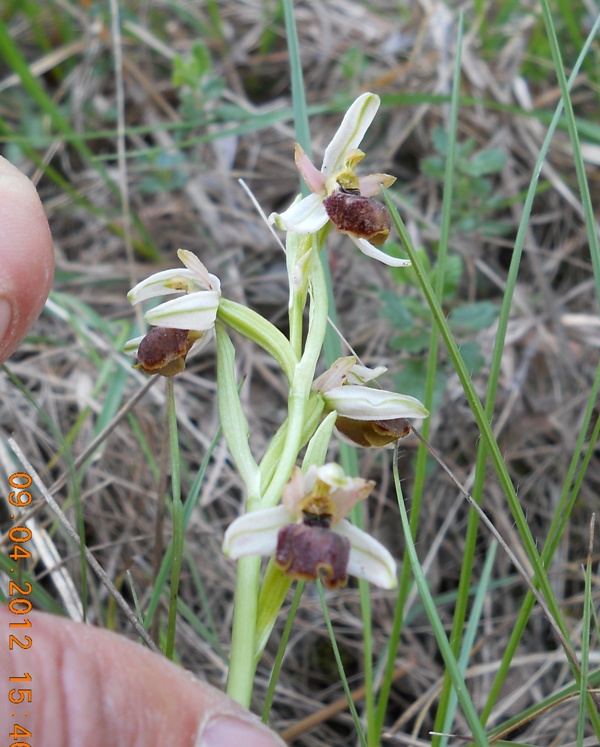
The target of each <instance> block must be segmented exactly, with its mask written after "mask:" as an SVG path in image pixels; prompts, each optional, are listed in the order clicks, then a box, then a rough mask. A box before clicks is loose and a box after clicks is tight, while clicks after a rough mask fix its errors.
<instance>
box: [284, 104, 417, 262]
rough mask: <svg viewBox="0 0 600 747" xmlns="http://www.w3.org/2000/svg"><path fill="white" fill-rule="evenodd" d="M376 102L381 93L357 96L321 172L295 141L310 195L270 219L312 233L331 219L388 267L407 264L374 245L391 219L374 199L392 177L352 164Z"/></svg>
mask: <svg viewBox="0 0 600 747" xmlns="http://www.w3.org/2000/svg"><path fill="white" fill-rule="evenodd" d="M379 103H380V99H379V96H377V95H376V94H374V93H363V94H362V96H359V97H358V98H357V99H356V101H355V102H354V103H353V104H352V105H351V107H350V108H349V109H348V111H347V112H346V114H345V116H344V119H343V120H342V124H341V125H340V128H339V130H338V131H337V132H336V134H335V135H334V136H333V140H332V141H331V142H330V143H329V145H328V146H327V148H326V149H325V154H324V157H323V165H322V166H321V170H320V171H319V170H318V169H317V168H316V167H315V166H314V165H313V164H312V163H311V161H310V159H309V158H308V156H307V155H306V153H305V152H304V151H303V150H302V148H301V147H300V145H298V144H296V154H295V160H296V166H297V167H298V170H299V171H300V173H301V174H302V176H303V178H304V181H305V182H306V184H307V185H308V187H309V189H310V190H311V193H312V194H310V195H308V196H307V197H305V198H304V199H302V200H300V201H299V202H298V201H297V202H294V203H293V204H292V206H291V207H289V208H288V209H287V210H286V211H285V212H283V213H272V214H271V215H270V216H269V221H270V222H271V223H275V224H276V225H277V226H278V227H279V228H281V229H284V230H286V231H292V232H294V233H300V234H311V233H316V232H317V231H318V230H319V229H321V228H323V226H324V225H325V224H326V223H327V221H328V220H330V221H331V222H332V224H333V225H334V226H335V228H336V229H337V230H338V231H340V232H341V233H345V234H347V235H348V236H349V237H350V239H351V240H352V241H353V242H354V244H355V245H356V246H357V247H358V248H359V249H360V251H361V252H363V254H366V255H367V256H368V257H372V258H373V259H376V260H378V261H379V262H383V263H384V264H386V265H391V266H392V267H407V266H408V265H410V261H409V260H408V259H399V258H397V257H391V256H390V255H389V254H386V253H385V252H382V251H380V250H379V249H376V248H375V246H373V244H376V245H379V244H383V242H384V241H385V240H386V239H387V237H388V236H389V234H390V227H391V219H390V215H389V213H388V211H387V208H386V207H385V206H384V205H382V204H381V203H380V202H377V201H376V200H374V199H372V197H373V195H376V194H377V193H378V192H379V190H380V189H381V186H382V185H383V186H385V187H389V186H391V185H392V184H393V183H394V182H395V181H396V177H394V176H390V175H389V174H370V175H369V176H363V177H357V176H356V174H355V169H356V166H357V165H358V164H359V163H360V162H361V161H362V159H363V158H364V157H365V154H364V153H363V152H362V151H361V150H359V149H358V145H359V144H360V142H361V141H362V139H363V137H364V135H365V133H366V131H367V130H368V129H369V125H370V124H371V122H372V121H373V119H374V118H375V115H376V114H377V110H378V109H379Z"/></svg>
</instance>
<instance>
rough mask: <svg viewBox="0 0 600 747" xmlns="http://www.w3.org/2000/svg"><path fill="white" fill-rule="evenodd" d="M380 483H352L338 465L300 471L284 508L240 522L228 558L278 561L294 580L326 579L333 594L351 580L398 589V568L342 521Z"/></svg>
mask: <svg viewBox="0 0 600 747" xmlns="http://www.w3.org/2000/svg"><path fill="white" fill-rule="evenodd" d="M374 485H375V483H373V482H372V481H369V480H363V479H361V478H359V477H347V476H346V475H345V474H344V471H343V470H342V468H341V467H340V466H339V465H337V464H325V465H323V466H321V467H316V466H314V465H313V466H311V467H309V469H308V470H307V472H306V474H303V473H302V471H301V470H300V469H299V468H298V467H295V468H294V471H293V473H292V477H291V478H290V481H289V482H288V483H287V485H286V486H285V488H284V490H283V497H282V504H281V505H279V506H275V507H274V508H266V509H261V510H258V511H254V512H252V513H248V514H244V515H243V516H240V517H239V518H237V519H236V520H235V521H234V522H233V523H232V524H231V525H230V526H229V528H228V529H227V531H226V532H225V538H224V542H223V552H224V553H225V555H228V556H229V557H231V558H233V559H234V560H235V559H237V558H240V557H243V556H246V555H265V556H271V555H273V556H274V557H275V563H276V564H277V565H278V566H279V567H280V568H281V569H282V570H283V571H284V572H285V573H287V575H289V576H291V577H292V578H296V579H299V578H302V579H307V580H315V579H317V578H321V579H322V580H323V583H324V584H325V585H326V586H327V587H328V588H330V589H335V588H337V587H339V586H344V585H345V584H346V582H347V579H348V575H352V576H357V577H358V578H363V579H366V580H367V581H369V582H370V583H372V584H375V585H376V586H380V587H382V588H384V589H391V588H394V587H395V586H396V563H395V561H394V559H393V558H392V556H391V555H390V553H389V552H388V551H387V550H386V548H385V547H384V546H383V545H382V544H380V543H379V542H378V541H377V540H376V539H374V538H373V537H371V536H370V535H369V534H367V533H366V532H363V531H362V530H361V529H358V527H355V526H354V525H353V524H351V523H350V522H349V521H347V520H346V519H344V518H343V517H344V516H346V514H348V512H349V511H350V510H351V509H352V507H353V506H354V505H355V504H356V503H358V502H359V501H362V500H364V499H365V498H366V497H367V496H368V495H369V493H370V492H371V491H372V489H373V487H374Z"/></svg>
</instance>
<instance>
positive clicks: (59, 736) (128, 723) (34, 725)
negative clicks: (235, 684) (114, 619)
mask: <svg viewBox="0 0 600 747" xmlns="http://www.w3.org/2000/svg"><path fill="white" fill-rule="evenodd" d="M53 275H54V251H53V246H52V238H51V235H50V229H49V228H48V223H47V220H46V216H45V214H44V210H43V208H42V205H41V203H40V200H39V197H38V195H37V192H36V190H35V188H34V186H33V185H32V183H31V182H30V181H29V179H27V178H26V177H25V176H24V175H23V174H22V173H21V172H20V171H18V169H16V168H15V167H14V166H12V165H11V164H10V163H9V162H8V161H6V159H4V158H1V157H0V363H2V362H4V361H5V360H6V359H7V358H8V357H9V356H10V355H11V353H13V352H14V350H15V349H16V347H17V346H18V345H19V343H20V341H21V340H22V339H23V337H24V336H25V334H26V333H27V331H28V330H29V328H30V327H31V325H32V324H33V322H34V321H35V320H36V319H37V317H38V316H39V314H40V312H41V310H42V308H43V306H44V303H45V301H46V298H47V296H48V293H49V291H50V286H51V284H52V279H53ZM3 302H4V303H3ZM1 375H2V374H1V373H0V376H1ZM0 406H1V402H0ZM28 618H29V619H30V621H31V628H29V629H28V630H27V631H23V630H20V629H18V628H17V629H14V628H9V625H10V623H13V622H15V620H17V616H16V615H14V614H12V613H11V612H10V611H9V610H8V609H7V608H6V607H0V724H2V726H3V729H4V734H3V735H2V736H3V738H4V740H6V739H7V738H8V737H7V734H8V733H9V732H11V731H12V728H13V724H15V723H19V724H20V725H21V726H23V727H25V728H27V729H28V730H29V731H30V732H31V734H32V736H31V737H17V739H23V740H24V741H25V742H27V743H28V744H30V746H31V747H106V746H107V745H116V744H123V745H132V747H159V746H160V747H164V745H177V747H240V745H243V747H283V744H284V743H283V742H282V741H281V740H280V739H279V738H278V737H276V736H275V735H274V734H273V733H272V732H270V731H269V730H268V729H266V727H264V726H263V725H262V724H260V723H259V722H258V721H257V719H256V718H255V717H254V716H253V715H252V714H250V713H249V712H248V711H246V710H245V709H243V708H242V707H241V706H239V705H238V704H237V703H234V702H233V701H231V700H230V699H229V698H227V697H226V696H225V695H224V694H223V693H221V692H220V691H219V690H217V689H216V688H213V687H211V686H209V685H207V684H205V683H203V682H200V681H198V680H196V679H195V678H194V677H192V675H191V674H189V673H188V672H186V671H185V670H183V669H182V668H181V667H178V666H175V665H174V664H172V663H171V662H169V661H167V660H166V659H165V658H163V657H161V656H158V655H156V654H153V653H151V652H149V651H148V650H147V649H144V648H143V647H142V646H141V645H138V644H137V643H133V642H131V641H129V640H127V639H125V638H123V637H122V636H118V635H115V634H113V633H109V632H107V631H105V630H101V629H99V628H94V627H92V626H91V625H82V624H80V623H74V622H71V621H69V620H66V619H65V618H59V617H54V616H51V615H47V614H44V613H40V612H31V613H30V614H29V615H28ZM19 619H22V618H21V617H20V616H19ZM17 631H18V637H19V638H20V639H21V640H24V635H25V634H27V635H29V637H30V638H31V640H32V644H31V646H30V648H28V649H27V650H23V649H20V648H18V647H17V646H13V650H9V635H10V634H11V633H13V634H14V633H15V632H17ZM25 672H27V673H29V675H30V676H31V681H30V683H28V684H24V683H22V682H14V681H13V682H9V680H8V678H9V677H11V676H23V674H24V673H25ZM13 688H25V689H31V702H30V703H22V704H19V705H13V704H11V702H10V701H9V697H8V696H9V691H10V690H11V689H13ZM14 697H15V696H13V699H14ZM24 697H25V698H27V697H28V696H27V695H25V696H24ZM13 713H14V716H13ZM25 713H27V715H26V716H25V715H24V714H25Z"/></svg>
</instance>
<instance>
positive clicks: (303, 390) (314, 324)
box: [261, 245, 327, 508]
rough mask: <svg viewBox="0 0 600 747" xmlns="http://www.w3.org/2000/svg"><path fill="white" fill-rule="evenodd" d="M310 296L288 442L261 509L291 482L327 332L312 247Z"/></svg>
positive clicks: (292, 389) (320, 278) (322, 291)
mask: <svg viewBox="0 0 600 747" xmlns="http://www.w3.org/2000/svg"><path fill="white" fill-rule="evenodd" d="M309 261H310V274H309V292H310V296H311V304H310V313H309V324H308V334H307V336H306V344H305V347H304V353H303V354H302V358H301V359H300V362H299V363H298V365H297V366H296V370H295V372H294V378H293V380H292V385H291V387H290V394H289V398H288V425H287V429H286V435H285V442H284V445H283V448H282V450H281V453H280V455H279V460H278V462H277V466H276V468H275V472H274V474H273V477H272V479H271V480H270V481H269V483H268V485H267V488H266V490H265V492H264V494H263V496H262V500H261V508H269V507H271V506H275V505H277V503H278V502H279V499H280V498H281V491H282V490H283V486H284V485H285V483H286V482H287V481H288V480H289V477H290V475H291V473H292V468H293V467H294V464H295V463H296V459H297V458H298V452H299V451H300V449H301V447H302V435H303V431H304V422H305V417H306V407H307V403H308V399H309V396H310V393H311V387H312V382H313V380H314V375H315V369H316V367H317V363H318V361H319V356H320V354H321V350H322V348H323V340H324V339H325V332H326V330H327V288H326V286H325V276H324V274H323V267H322V265H321V262H320V260H319V253H318V250H317V248H316V247H315V246H314V245H313V249H312V251H311V256H310V259H309Z"/></svg>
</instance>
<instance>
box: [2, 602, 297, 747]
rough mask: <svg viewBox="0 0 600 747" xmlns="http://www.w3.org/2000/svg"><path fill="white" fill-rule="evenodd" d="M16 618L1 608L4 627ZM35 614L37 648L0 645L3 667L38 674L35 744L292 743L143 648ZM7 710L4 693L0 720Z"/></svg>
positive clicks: (205, 746) (234, 746) (32, 721)
mask: <svg viewBox="0 0 600 747" xmlns="http://www.w3.org/2000/svg"><path fill="white" fill-rule="evenodd" d="M12 617H13V616H12V615H11V614H10V612H9V611H8V610H7V609H6V608H2V607H0V627H1V628H2V629H6V626H7V623H8V622H9V621H12V620H11V618H12ZM27 617H28V619H29V620H30V623H31V625H30V627H29V628H28V630H27V634H28V636H29V637H30V638H31V641H32V645H31V647H30V648H29V649H28V650H21V649H18V648H17V647H15V649H14V650H13V651H11V652H10V653H9V652H8V651H6V648H4V649H2V648H0V671H2V672H9V674H16V675H22V674H23V672H29V673H30V676H31V681H30V684H29V685H28V687H30V688H31V690H32V693H33V695H32V698H31V701H30V702H29V703H28V704H27V706H26V710H27V713H28V716H27V723H28V724H29V726H28V728H29V729H30V731H31V732H32V733H35V734H36V735H37V741H36V747H75V746H77V747H105V745H107V744H143V745H145V747H159V746H162V745H164V744H177V745H185V746H186V747H240V745H243V747H285V745H284V742H283V741H282V740H281V739H279V738H278V737H277V736H276V735H275V734H274V733H273V732H271V731H270V730H269V729H267V727H265V726H264V725H263V724H261V723H260V722H259V721H258V720H257V719H256V717H254V716H253V715H252V714H251V713H250V712H249V711H247V710H245V709H243V708H242V707H241V706H240V705H238V704H237V703H234V702H233V701H232V700H230V699H229V698H228V697H227V696H226V695H225V694H224V693H222V692H220V691H219V690H217V689H216V688H214V687H211V686H210V685H208V684H206V683H203V682H200V681H198V680H196V679H195V678H194V677H193V676H192V675H191V674H190V673H188V672H186V671H185V670H184V669H182V668H181V667H178V666H176V665H175V664H173V663H171V662H170V661H168V660H167V659H165V658H164V657H161V656H158V655H157V654H153V653H151V652H150V651H148V650H147V649H144V648H143V647H142V646H141V645H139V644H136V643H132V642H131V641H129V640H127V639H125V638H124V637H122V636H119V635H116V634H114V633H110V632H108V631H106V630H102V629H99V628H95V627H93V626H91V625H83V624H81V623H74V622H71V621H69V620H66V619H64V618H59V617H54V616H52V615H48V614H45V613H39V612H30V613H29V614H28V615H27ZM13 708H14V706H13ZM7 709H8V703H7V701H6V700H5V701H1V700H0V723H8V714H7ZM14 715H15V717H17V715H19V714H17V713H16V709H15V714H14ZM11 723H12V721H11Z"/></svg>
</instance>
